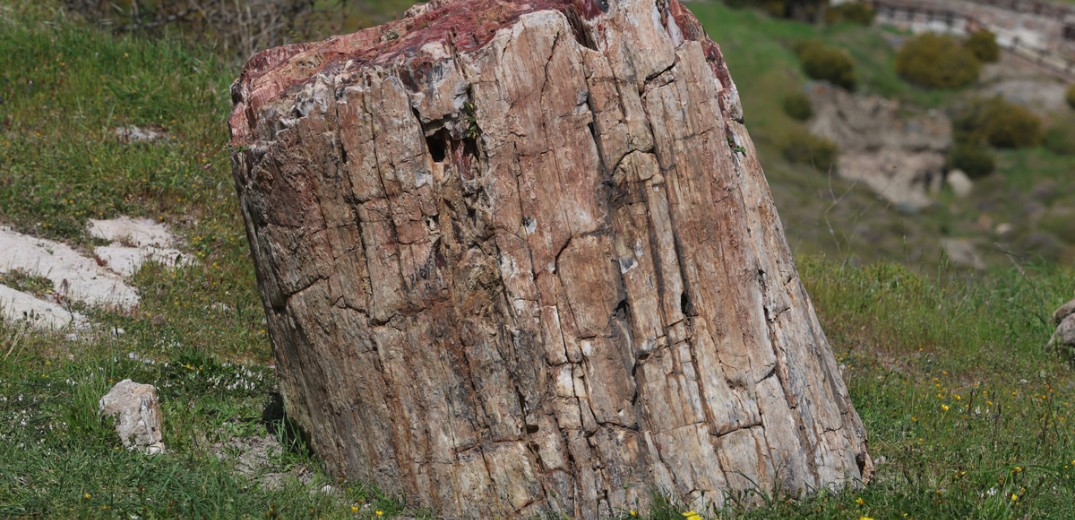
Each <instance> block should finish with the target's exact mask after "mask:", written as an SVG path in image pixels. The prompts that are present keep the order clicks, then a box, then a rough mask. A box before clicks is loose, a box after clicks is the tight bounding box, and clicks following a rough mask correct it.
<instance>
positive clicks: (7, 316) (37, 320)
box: [0, 285, 86, 330]
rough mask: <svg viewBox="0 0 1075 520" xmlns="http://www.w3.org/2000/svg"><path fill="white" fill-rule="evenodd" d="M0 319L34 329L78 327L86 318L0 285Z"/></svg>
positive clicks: (83, 323) (80, 326)
mask: <svg viewBox="0 0 1075 520" xmlns="http://www.w3.org/2000/svg"><path fill="white" fill-rule="evenodd" d="M0 319H3V320H4V321H6V322H9V323H26V324H28V325H30V326H31V327H34V328H36V329H47V330H58V329H62V328H64V327H67V326H73V327H74V328H75V329H79V328H82V327H84V326H85V324H86V318H85V317H84V316H82V315H81V314H79V313H77V312H70V311H68V310H67V309H64V308H63V307H61V306H59V305H57V304H55V303H53V302H48V301H45V300H41V299H38V298H35V297H34V296H32V295H30V294H26V293H24V292H22V291H16V290H15V289H12V288H10V287H7V286H5V285H0Z"/></svg>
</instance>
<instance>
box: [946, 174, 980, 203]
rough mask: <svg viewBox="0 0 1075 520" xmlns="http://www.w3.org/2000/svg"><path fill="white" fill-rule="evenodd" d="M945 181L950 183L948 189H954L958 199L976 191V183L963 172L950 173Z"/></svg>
mask: <svg viewBox="0 0 1075 520" xmlns="http://www.w3.org/2000/svg"><path fill="white" fill-rule="evenodd" d="M944 180H945V182H947V183H948V187H950V188H952V192H953V193H955V194H956V197H960V198H963V197H966V196H967V195H970V192H971V191H973V190H974V181H972V180H971V179H970V177H968V176H967V174H966V173H963V170H952V171H950V172H948V175H947V176H945V178H944Z"/></svg>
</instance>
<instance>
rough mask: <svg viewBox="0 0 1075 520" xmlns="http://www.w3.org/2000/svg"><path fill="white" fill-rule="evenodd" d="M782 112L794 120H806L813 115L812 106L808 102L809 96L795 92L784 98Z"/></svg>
mask: <svg viewBox="0 0 1075 520" xmlns="http://www.w3.org/2000/svg"><path fill="white" fill-rule="evenodd" d="M784 113H786V114H787V115H789V116H791V118H792V119H794V120H796V121H806V120H807V119H810V118H811V117H814V106H813V104H811V103H810V97H809V96H807V95H806V94H803V93H802V92H795V93H794V94H789V95H788V96H787V97H785V98H784Z"/></svg>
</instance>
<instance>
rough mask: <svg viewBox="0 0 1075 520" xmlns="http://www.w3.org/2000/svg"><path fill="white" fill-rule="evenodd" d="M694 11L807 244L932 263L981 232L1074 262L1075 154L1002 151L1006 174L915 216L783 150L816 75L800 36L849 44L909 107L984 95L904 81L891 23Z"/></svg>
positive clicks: (981, 239)
mask: <svg viewBox="0 0 1075 520" xmlns="http://www.w3.org/2000/svg"><path fill="white" fill-rule="evenodd" d="M690 7H691V9H692V10H693V11H694V12H695V13H696V15H697V16H698V18H699V19H700V21H701V22H702V24H703V25H704V26H705V27H706V30H707V32H708V33H709V35H710V37H712V38H713V39H714V40H715V41H716V42H717V43H719V44H720V46H721V48H722V50H723V51H724V54H725V57H726V59H727V60H728V65H729V68H730V70H731V72H732V76H733V77H734V78H735V81H736V83H737V85H738V86H739V90H740V92H741V93H742V97H743V103H744V109H745V113H746V118H747V126H748V128H749V130H750V133H751V136H752V137H753V138H754V140H755V141H757V142H758V144H759V152H760V155H761V159H762V163H763V164H764V166H765V172H766V175H767V177H768V178H769V181H770V184H771V186H772V189H773V193H774V196H775V198H776V202H777V208H778V209H779V211H780V215H781V217H782V219H783V221H784V223H785V226H786V231H787V234H788V239H789V241H790V242H791V244H792V247H793V248H794V249H795V250H796V251H799V252H801V253H809V254H827V255H830V256H836V257H851V258H855V259H857V260H860V261H877V260H890V261H892V260H894V261H898V262H901V263H904V264H907V265H912V266H915V267H916V268H918V269H921V270H924V271H929V270H932V269H933V268H934V267H935V266H936V265H938V263H939V262H941V261H942V258H943V255H942V254H941V252H940V250H941V248H940V240H941V239H944V238H969V239H972V240H974V241H975V242H976V243H978V245H979V252H980V253H981V254H982V256H983V257H984V258H985V259H986V260H987V261H988V262H989V263H990V264H992V265H995V266H999V265H1008V264H1010V262H1011V261H1012V260H1013V259H1014V260H1016V261H1019V262H1034V261H1047V262H1066V263H1070V262H1071V261H1072V260H1073V259H1075V236H1073V233H1072V232H1070V231H1067V229H1068V228H1070V226H1067V227H1065V226H1062V225H1060V223H1059V221H1061V220H1063V221H1065V222H1069V221H1070V219H1069V217H1070V214H1072V213H1075V177H1073V176H1072V175H1070V172H1071V171H1072V170H1075V157H1072V156H1061V155H1057V154H1055V153H1052V152H1049V151H1047V150H1045V149H1043V148H1038V149H1032V150H1024V151H1000V152H998V153H997V157H998V171H997V173H996V174H994V175H992V176H990V177H989V178H986V179H983V180H981V181H980V182H979V183H978V187H976V188H975V191H974V193H973V194H972V195H971V196H970V197H968V198H965V199H957V198H955V197H953V196H952V194H951V193H949V192H947V191H944V192H942V193H941V194H940V196H939V197H937V203H936V204H935V205H934V206H932V207H930V208H927V209H924V210H922V211H919V212H915V213H911V214H909V213H907V212H905V211H902V210H901V209H900V208H896V207H892V206H890V205H888V204H887V203H885V202H884V201H882V200H880V199H878V198H877V197H875V196H874V195H873V194H872V193H871V192H870V191H869V190H868V189H867V188H865V187H864V186H856V185H853V184H852V183H848V182H845V181H843V180H841V179H839V178H837V176H835V175H826V174H823V173H818V172H816V171H814V170H813V169H812V168H810V167H807V166H802V165H795V164H789V163H788V162H787V161H785V160H784V158H783V157H782V156H781V154H780V152H779V145H780V143H782V142H783V140H784V139H785V138H786V136H787V135H788V134H789V133H790V132H793V131H794V130H795V129H799V128H802V126H803V125H802V123H799V122H797V121H794V120H793V119H791V118H790V117H788V116H787V115H786V114H784V112H783V111H782V109H781V104H780V101H781V100H782V99H783V97H784V96H786V95H788V94H789V93H791V92H795V91H798V90H800V89H802V88H803V87H804V85H805V84H806V81H807V80H806V78H805V76H804V75H803V73H802V72H801V70H800V67H799V63H798V61H797V59H796V57H795V55H794V53H793V52H792V50H791V47H792V45H794V44H795V43H796V42H799V41H803V40H806V39H819V40H821V41H823V42H825V43H827V44H829V45H833V46H837V47H841V48H843V49H846V50H847V51H848V52H849V53H850V54H851V56H852V57H853V58H854V60H855V64H856V73H857V75H858V77H859V85H860V86H859V89H858V91H859V92H860V93H862V94H867V95H869V94H877V95H881V96H885V97H889V98H893V99H897V100H899V101H901V102H902V103H903V104H904V105H905V106H908V107H918V108H921V109H936V110H948V111H951V107H952V106H953V105H954V104H955V102H957V101H959V100H962V99H968V98H970V97H973V96H975V95H977V94H976V92H978V90H977V89H978V88H979V86H971V87H966V88H964V89H960V90H955V91H939V90H929V89H921V88H918V87H915V86H913V85H910V84H908V83H907V82H905V81H903V80H902V79H900V78H899V77H898V76H897V75H896V73H895V71H894V67H893V60H894V55H895V49H894V48H893V47H892V45H891V44H890V43H889V41H888V40H895V39H899V38H900V37H902V36H901V35H899V34H898V33H894V32H891V31H890V30H888V29H884V28H878V27H869V28H867V27H862V26H858V25H852V24H841V25H835V26H815V25H810V24H804V23H799V22H794V21H788V20H777V19H772V18H769V17H767V16H765V15H763V14H761V13H760V12H758V11H755V10H751V9H731V8H728V7H727V6H725V5H723V4H721V3H719V2H696V3H692V4H690ZM1008 66H1010V65H1009V64H1008V63H1002V64H1000V65H996V66H994V67H1008ZM1068 112H1069V111H1067V109H1064V112H1061V113H1051V114H1050V116H1049V118H1050V119H1052V120H1053V121H1054V122H1055V123H1056V124H1058V125H1071V124H1073V123H1072V122H1071V121H1072V119H1073V115H1072V114H1071V113H1068ZM1065 219H1067V220H1065ZM999 223H1008V224H1011V225H1012V226H1013V228H1014V231H1013V232H1012V233H1011V235H1010V236H1008V237H1004V238H999V237H997V236H996V235H995V234H994V232H993V227H995V225H996V224H999Z"/></svg>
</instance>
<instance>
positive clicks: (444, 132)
mask: <svg viewBox="0 0 1075 520" xmlns="http://www.w3.org/2000/svg"><path fill="white" fill-rule="evenodd" d="M451 138H452V136H451V135H450V134H449V133H448V129H447V128H441V129H440V130H437V131H436V132H434V133H433V135H427V136H426V148H428V149H429V156H430V157H431V158H432V159H433V162H436V163H442V162H444V159H445V157H447V155H448V142H449V141H450V140H451Z"/></svg>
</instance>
